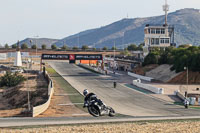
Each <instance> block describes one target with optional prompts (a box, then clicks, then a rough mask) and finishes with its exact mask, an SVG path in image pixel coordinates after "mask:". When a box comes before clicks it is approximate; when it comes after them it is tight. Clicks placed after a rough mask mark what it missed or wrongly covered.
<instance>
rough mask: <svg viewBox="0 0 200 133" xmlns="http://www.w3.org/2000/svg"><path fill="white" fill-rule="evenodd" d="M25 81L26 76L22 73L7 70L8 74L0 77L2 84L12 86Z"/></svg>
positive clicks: (0, 84) (0, 83)
mask: <svg viewBox="0 0 200 133" xmlns="http://www.w3.org/2000/svg"><path fill="white" fill-rule="evenodd" d="M23 81H25V78H24V77H23V76H22V75H19V73H18V72H15V73H14V74H12V73H11V72H6V74H5V75H4V76H2V77H0V86H1V87H3V86H7V87H12V86H16V85H18V84H20V83H21V82H23Z"/></svg>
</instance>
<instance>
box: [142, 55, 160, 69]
mask: <svg viewBox="0 0 200 133" xmlns="http://www.w3.org/2000/svg"><path fill="white" fill-rule="evenodd" d="M159 58H160V56H159V54H158V53H156V52H152V53H149V54H148V55H147V56H146V57H145V58H144V62H143V66H145V65H149V64H158V61H159Z"/></svg>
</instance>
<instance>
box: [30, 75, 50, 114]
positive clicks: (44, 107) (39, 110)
mask: <svg viewBox="0 0 200 133" xmlns="http://www.w3.org/2000/svg"><path fill="white" fill-rule="evenodd" d="M45 78H46V79H47V80H48V83H49V85H48V100H47V102H46V103H44V104H42V105H39V106H35V107H33V114H32V116H33V117H36V116H38V115H39V114H41V113H43V112H44V111H46V110H47V108H48V107H49V105H50V102H51V97H52V96H53V93H54V88H53V81H52V80H51V78H50V76H49V75H48V73H47V72H45Z"/></svg>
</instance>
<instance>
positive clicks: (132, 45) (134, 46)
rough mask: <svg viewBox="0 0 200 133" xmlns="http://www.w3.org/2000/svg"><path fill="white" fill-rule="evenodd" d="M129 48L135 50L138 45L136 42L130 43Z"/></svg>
mask: <svg viewBox="0 0 200 133" xmlns="http://www.w3.org/2000/svg"><path fill="white" fill-rule="evenodd" d="M127 49H128V50H129V51H135V50H137V45H136V44H131V45H129V46H128V47H127Z"/></svg>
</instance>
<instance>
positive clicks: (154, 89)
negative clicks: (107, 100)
mask: <svg viewBox="0 0 200 133" xmlns="http://www.w3.org/2000/svg"><path fill="white" fill-rule="evenodd" d="M133 85H135V86H137V87H140V88H144V89H146V90H149V91H151V92H153V93H156V94H163V93H164V89H163V88H157V87H154V86H150V85H147V84H142V83H141V80H140V79H137V80H133Z"/></svg>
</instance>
